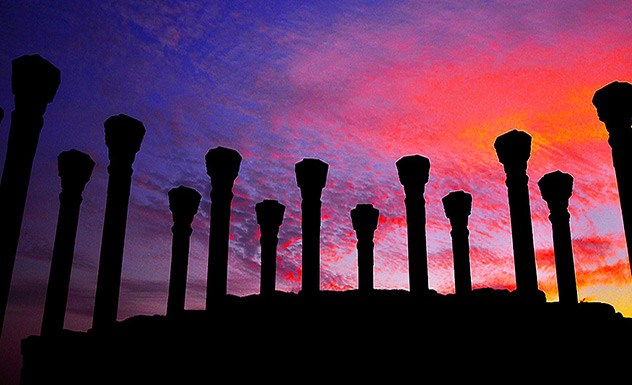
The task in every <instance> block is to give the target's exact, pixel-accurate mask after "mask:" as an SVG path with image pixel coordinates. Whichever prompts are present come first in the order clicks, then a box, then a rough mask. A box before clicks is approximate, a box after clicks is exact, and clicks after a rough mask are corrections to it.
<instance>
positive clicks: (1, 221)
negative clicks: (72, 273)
mask: <svg viewBox="0 0 632 385" xmlns="http://www.w3.org/2000/svg"><path fill="white" fill-rule="evenodd" d="M11 71H12V73H11V91H12V92H13V95H14V104H15V107H14V109H13V112H11V127H10V129H9V138H8V142H7V152H6V157H5V161H4V170H3V172H2V181H1V182H0V228H2V230H1V231H0V335H2V325H3V324H4V315H5V311H6V308H7V303H8V300H9V291H10V288H11V278H12V276H13V266H14V264H15V257H16V253H17V249H18V242H19V238H20V230H21V227H22V217H23V216H24V207H25V204H26V196H27V193H28V187H29V182H30V179H31V169H32V167H33V159H34V158H35V152H36V150H37V145H38V143H39V136H40V132H41V130H42V127H43V126H44V113H45V112H46V107H47V106H48V104H49V103H51V102H52V101H53V98H54V97H55V94H56V93H57V89H58V87H59V83H60V80H61V73H60V71H59V70H58V69H57V68H56V67H55V66H54V65H52V64H51V63H50V62H48V61H47V60H46V59H44V58H42V57H41V56H39V55H24V56H20V57H18V58H17V59H14V60H13V62H12V63H11Z"/></svg>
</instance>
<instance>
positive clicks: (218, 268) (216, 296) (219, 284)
mask: <svg viewBox="0 0 632 385" xmlns="http://www.w3.org/2000/svg"><path fill="white" fill-rule="evenodd" d="M241 159H242V158H241V155H240V154H239V153H238V152H237V151H235V150H233V149H230V148H225V147H216V148H213V149H210V150H209V151H208V152H207V153H206V172H207V173H208V175H209V176H210V177H211V225H210V230H209V248H208V281H207V287H206V309H210V308H211V307H212V304H213V301H214V300H221V299H223V298H224V297H225V296H226V290H227V279H228V241H229V235H230V234H229V233H230V206H231V202H232V200H233V184H234V183H235V179H236V178H237V174H239V167H240V166H241Z"/></svg>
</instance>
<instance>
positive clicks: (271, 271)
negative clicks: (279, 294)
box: [255, 199, 285, 295]
mask: <svg viewBox="0 0 632 385" xmlns="http://www.w3.org/2000/svg"><path fill="white" fill-rule="evenodd" d="M255 212H256V213H257V223H258V224H259V232H260V233H261V238H260V239H259V242H260V243H261V282H260V289H259V293H260V294H261V295H268V294H272V293H274V291H275V290H276V259H277V245H278V244H279V227H281V224H282V223H283V215H284V214H285V206H283V205H282V204H281V203H279V202H277V201H275V200H271V199H266V200H263V201H261V202H259V203H257V204H256V205H255Z"/></svg>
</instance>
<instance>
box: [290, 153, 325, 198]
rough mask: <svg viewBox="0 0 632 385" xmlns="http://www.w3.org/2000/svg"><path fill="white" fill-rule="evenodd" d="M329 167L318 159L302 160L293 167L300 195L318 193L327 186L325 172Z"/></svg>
mask: <svg viewBox="0 0 632 385" xmlns="http://www.w3.org/2000/svg"><path fill="white" fill-rule="evenodd" d="M328 170H329V165H328V164H327V163H325V162H323V161H322V160H320V159H315V158H304V159H303V160H301V161H300V162H298V163H296V164H295V165H294V172H295V173H296V183H297V185H298V187H299V188H300V189H301V195H302V196H303V198H305V194H306V193H307V194H309V193H317V194H318V196H320V192H321V191H322V189H323V188H325V185H326V184H327V171H328Z"/></svg>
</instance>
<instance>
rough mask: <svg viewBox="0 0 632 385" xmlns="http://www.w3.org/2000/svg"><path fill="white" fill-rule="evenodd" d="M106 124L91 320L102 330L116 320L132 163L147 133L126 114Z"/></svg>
mask: <svg viewBox="0 0 632 385" xmlns="http://www.w3.org/2000/svg"><path fill="white" fill-rule="evenodd" d="M104 127H105V144H106V146H107V147H108V158H109V160H110V164H109V165H108V173H109V174H110V176H109V179H108V189H107V200H106V203H105V216H104V221H103V236H102V239H101V254H100V256H99V273H98V276H97V290H96V295H95V302H94V317H93V320H92V328H93V329H94V330H95V331H99V332H103V331H108V330H109V329H111V327H112V326H114V324H115V323H116V317H117V313H118V302H119V292H120V288H121V269H122V267H123V251H124V248H125V230H126V226H127V211H128V206H129V196H130V191H131V184H132V174H133V169H132V164H133V163H134V160H135V158H136V153H137V152H138V151H139V150H140V145H141V142H142V140H143V137H144V135H145V126H144V125H143V123H142V122H140V121H139V120H136V119H134V118H131V117H129V116H127V115H124V114H119V115H114V116H110V117H109V118H108V119H107V120H106V121H105V123H104Z"/></svg>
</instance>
